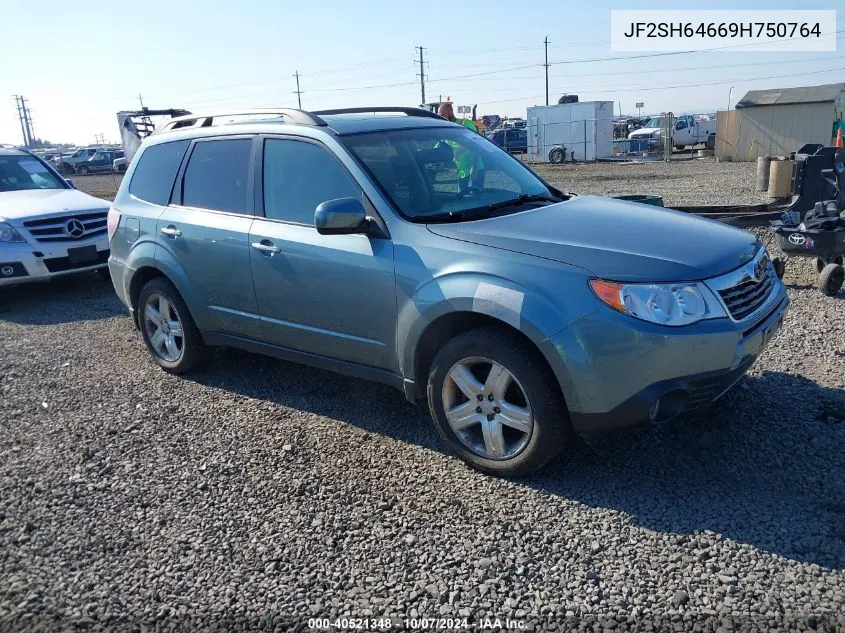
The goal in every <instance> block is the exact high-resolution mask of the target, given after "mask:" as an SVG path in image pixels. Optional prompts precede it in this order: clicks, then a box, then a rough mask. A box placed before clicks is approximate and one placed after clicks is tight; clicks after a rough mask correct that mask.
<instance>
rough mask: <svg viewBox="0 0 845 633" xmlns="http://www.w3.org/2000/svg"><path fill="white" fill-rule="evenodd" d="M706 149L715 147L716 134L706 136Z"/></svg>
mask: <svg viewBox="0 0 845 633" xmlns="http://www.w3.org/2000/svg"><path fill="white" fill-rule="evenodd" d="M704 147H706V148H707V149H716V135H715V134H711V135H710V136H708V137H707V142H706V143H705V144H704Z"/></svg>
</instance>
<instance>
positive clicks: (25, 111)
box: [15, 95, 35, 147]
mask: <svg viewBox="0 0 845 633" xmlns="http://www.w3.org/2000/svg"><path fill="white" fill-rule="evenodd" d="M27 101H28V99H26V97H23V96H20V95H15V105H16V106H17V108H18V118H19V119H20V122H21V132H23V144H24V147H32V146H33V143H34V141H35V134H34V133H33V130H32V117H31V116H30V111H29V107H28V106H27V105H26V102H27Z"/></svg>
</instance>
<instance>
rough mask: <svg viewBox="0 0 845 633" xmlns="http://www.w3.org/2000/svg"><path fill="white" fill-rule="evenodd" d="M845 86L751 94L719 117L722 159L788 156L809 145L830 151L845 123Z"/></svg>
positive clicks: (719, 154) (718, 132)
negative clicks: (838, 124)
mask: <svg viewBox="0 0 845 633" xmlns="http://www.w3.org/2000/svg"><path fill="white" fill-rule="evenodd" d="M843 102H845V83H838V84H826V85H824V86H807V87H803V88H783V89H774V90H751V91H750V92H748V93H747V94H746V95H745V96H744V97H743V98H742V99H740V100H739V102H738V103H737V104H736V109H735V110H729V111H725V112H719V113H718V115H717V117H716V156H730V157H731V158H732V159H733V160H735V161H737V160H738V161H749V160H757V157H759V156H785V155H787V154H789V152H793V151H795V150H796V149H798V148H799V147H800V146H802V145H804V144H805V143H822V144H824V145H830V144H831V143H832V141H833V134H834V132H833V130H834V125H835V123H836V122H837V121H842V120H845V103H843Z"/></svg>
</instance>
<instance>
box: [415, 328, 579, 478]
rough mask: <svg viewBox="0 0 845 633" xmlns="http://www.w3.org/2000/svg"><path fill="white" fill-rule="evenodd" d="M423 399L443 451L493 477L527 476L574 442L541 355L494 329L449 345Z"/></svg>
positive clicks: (557, 390)
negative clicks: (442, 441) (569, 441)
mask: <svg viewBox="0 0 845 633" xmlns="http://www.w3.org/2000/svg"><path fill="white" fill-rule="evenodd" d="M427 393H428V406H429V409H430V411H431V416H432V419H433V420H434V424H435V427H436V428H437V431H438V433H439V434H440V436H441V437H442V438H443V440H444V441H445V442H446V444H448V445H449V447H450V448H451V449H452V450H453V451H454V452H455V453H456V454H457V455H458V456H459V457H460V458H461V459H463V460H464V461H466V462H467V463H469V464H470V465H471V466H473V467H474V468H477V469H478V470H481V471H483V472H486V473H489V474H492V475H498V476H506V477H521V476H524V475H527V474H529V473H532V472H534V471H535V470H537V469H539V468H540V467H542V466H543V465H544V464H545V463H546V462H548V461H549V460H550V459H551V458H552V457H554V456H555V455H557V453H558V452H559V451H560V450H562V449H563V447H564V446H565V445H566V443H567V442H568V440H569V439H570V437H571V435H572V433H571V430H570V426H569V420H568V415H567V412H566V407H565V405H564V402H563V397H562V395H561V393H560V388H559V387H558V385H557V382H556V381H555V379H554V377H553V376H552V375H551V372H550V370H549V368H548V366H547V365H546V363H545V362H544V360H543V359H542V357H541V356H540V354H539V353H538V352H537V351H536V350H534V349H530V348H529V347H528V346H527V345H526V344H524V343H523V342H522V341H521V340H519V339H518V338H517V337H515V336H513V335H510V334H508V333H507V332H504V331H502V330H499V329H497V328H479V329H475V330H470V331H468V332H464V333H463V334H459V335H458V336H456V337H455V338H453V339H452V340H450V341H449V342H448V343H447V344H446V345H445V346H444V347H443V349H441V350H440V352H439V353H438V354H437V356H436V357H435V359H434V362H433V363H432V367H431V371H430V373H429V377H428V387H427Z"/></svg>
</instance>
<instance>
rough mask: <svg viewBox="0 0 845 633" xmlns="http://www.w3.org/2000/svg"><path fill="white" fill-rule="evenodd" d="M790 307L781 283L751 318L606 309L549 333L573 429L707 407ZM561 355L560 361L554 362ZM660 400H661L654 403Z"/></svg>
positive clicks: (591, 429) (592, 429) (598, 428)
mask: <svg viewBox="0 0 845 633" xmlns="http://www.w3.org/2000/svg"><path fill="white" fill-rule="evenodd" d="M788 306H789V299H788V298H787V297H786V292H785V289H784V288H783V286H782V285H780V286H779V287H778V292H777V296H776V297H773V300H772V302H771V304H770V306H769V307H768V308H767V309H766V310H765V312H764V314H763V315H762V316H761V317H760V318H759V319H758V320H757V321H755V322H752V323H741V324H740V323H735V322H732V321H730V320H729V319H714V320H710V321H702V322H700V323H698V324H696V325H694V326H691V327H689V328H675V329H670V328H665V327H661V326H656V325H653V324H649V323H646V322H643V321H638V320H636V319H632V318H631V317H628V316H625V315H622V314H619V313H617V312H615V311H613V310H610V309H609V308H608V309H601V310H598V311H596V312H595V313H593V314H591V315H589V316H587V317H584V318H583V319H581V320H579V321H576V322H575V323H574V324H572V325H571V326H570V327H568V328H566V329H565V330H563V331H562V332H560V333H558V334H557V335H555V336H554V337H552V338H551V339H549V340H548V342H549V343H551V344H552V345H553V346H554V350H555V353H554V354H547V358H549V357H551V358H550V362H551V364H552V368H553V369H554V370H555V373H556V374H557V376H558V379H559V382H560V384H561V389H562V391H563V395H564V398H565V399H566V403H567V407H568V409H569V415H570V420H571V423H572V427H573V430H575V431H576V432H577V433H579V434H583V435H589V434H594V433H601V432H604V431H609V430H612V429H616V428H621V427H628V426H634V425H638V424H642V423H646V422H648V421H649V419H650V415H649V413H650V412H651V414H652V416H651V417H652V421H654V422H665V421H668V420H669V419H672V418H674V417H676V416H678V415H682V414H686V413H689V412H691V411H694V410H696V409H700V408H703V407H706V406H707V405H709V404H710V403H712V402H713V401H715V400H716V399H718V398H719V397H720V396H722V395H723V394H724V393H725V392H726V391H727V390H729V389H730V388H731V387H732V386H733V385H734V384H735V383H736V382H737V381H738V380H739V379H740V378H741V377H742V376H743V375H744V374H745V372H746V371H748V369H749V368H750V367H751V366H752V365H753V364H754V362H755V360H756V359H757V357H758V356H759V355H760V354H761V353H762V351H763V349H764V348H765V347H766V346H767V345H768V343H769V342H770V341H771V339H772V337H773V336H774V335H775V333H776V332H777V330H778V329H779V327H780V325H781V323H782V321H783V317H784V313H785V312H786V310H787V308H788ZM557 360H559V361H560V365H559V366H558V367H555V365H556V362H555V361H557ZM658 399H660V403H659V404H658V405H657V406H656V408H655V409H653V407H655V403H656V402H657V400H658Z"/></svg>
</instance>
